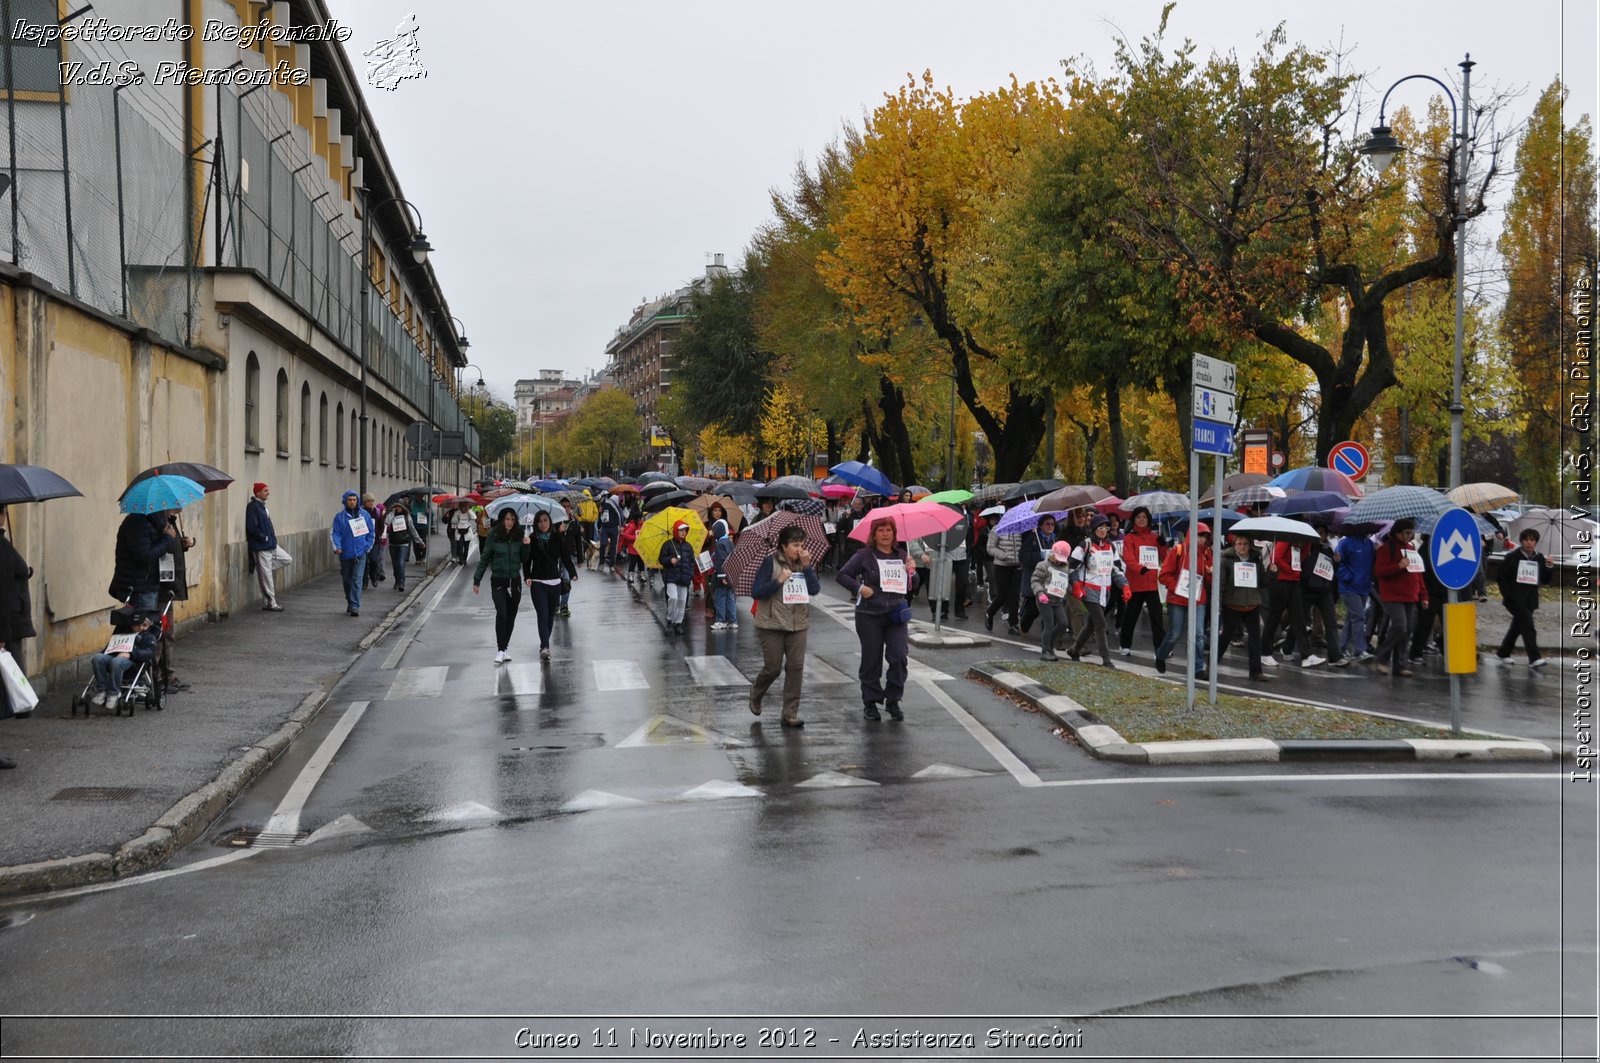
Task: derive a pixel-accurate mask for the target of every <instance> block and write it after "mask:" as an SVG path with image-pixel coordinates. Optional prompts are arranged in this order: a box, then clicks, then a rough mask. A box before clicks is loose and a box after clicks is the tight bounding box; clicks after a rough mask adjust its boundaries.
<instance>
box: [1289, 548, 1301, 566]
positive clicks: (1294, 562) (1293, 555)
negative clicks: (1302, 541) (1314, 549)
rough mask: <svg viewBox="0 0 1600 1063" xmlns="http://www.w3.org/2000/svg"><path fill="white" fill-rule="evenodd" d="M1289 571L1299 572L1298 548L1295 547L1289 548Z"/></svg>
mask: <svg viewBox="0 0 1600 1063" xmlns="http://www.w3.org/2000/svg"><path fill="white" fill-rule="evenodd" d="M1289 571H1291V572H1299V571H1300V548H1299V547H1296V546H1291V547H1289Z"/></svg>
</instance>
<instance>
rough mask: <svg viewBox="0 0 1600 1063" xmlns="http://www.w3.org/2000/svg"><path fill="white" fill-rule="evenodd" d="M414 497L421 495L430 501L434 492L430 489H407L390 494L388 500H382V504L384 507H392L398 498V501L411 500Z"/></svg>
mask: <svg viewBox="0 0 1600 1063" xmlns="http://www.w3.org/2000/svg"><path fill="white" fill-rule="evenodd" d="M416 495H422V496H423V497H424V498H430V499H431V498H432V497H433V496H434V491H433V490H432V489H431V488H427V487H407V488H406V489H405V490H403V491H396V492H395V493H394V494H392V495H390V496H389V497H388V498H386V499H384V500H383V504H384V505H386V506H392V505H394V501H395V499H397V498H399V499H410V498H412V497H414V496H416Z"/></svg>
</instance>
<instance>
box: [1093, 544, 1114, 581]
mask: <svg viewBox="0 0 1600 1063" xmlns="http://www.w3.org/2000/svg"><path fill="white" fill-rule="evenodd" d="M1109 575H1111V552H1110V551H1109V550H1091V551H1090V552H1089V578H1090V579H1093V580H1096V581H1099V580H1103V579H1105V578H1106V577H1107V576H1109Z"/></svg>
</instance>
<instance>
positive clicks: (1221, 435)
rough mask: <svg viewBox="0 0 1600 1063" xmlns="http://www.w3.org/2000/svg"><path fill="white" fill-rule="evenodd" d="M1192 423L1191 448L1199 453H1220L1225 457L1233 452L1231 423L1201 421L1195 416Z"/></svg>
mask: <svg viewBox="0 0 1600 1063" xmlns="http://www.w3.org/2000/svg"><path fill="white" fill-rule="evenodd" d="M1193 424H1194V438H1193V439H1192V441H1191V448H1192V449H1193V450H1196V451H1199V452H1200V453H1201V454H1221V455H1222V456H1223V457H1227V456H1229V455H1230V454H1232V453H1233V425H1231V424H1218V423H1217V422H1216V421H1202V420H1201V419H1200V418H1198V417H1196V418H1194V421H1193Z"/></svg>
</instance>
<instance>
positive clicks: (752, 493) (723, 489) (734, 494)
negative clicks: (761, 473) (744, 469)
mask: <svg viewBox="0 0 1600 1063" xmlns="http://www.w3.org/2000/svg"><path fill="white" fill-rule="evenodd" d="M713 490H715V491H716V492H717V493H718V494H723V495H727V496H728V497H729V498H731V499H733V500H734V501H735V502H737V503H739V505H741V506H746V505H750V506H753V505H755V502H756V490H757V489H756V485H755V484H753V483H751V482H750V481H749V480H723V481H721V482H719V483H718V484H717V486H716V487H715V488H713Z"/></svg>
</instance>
